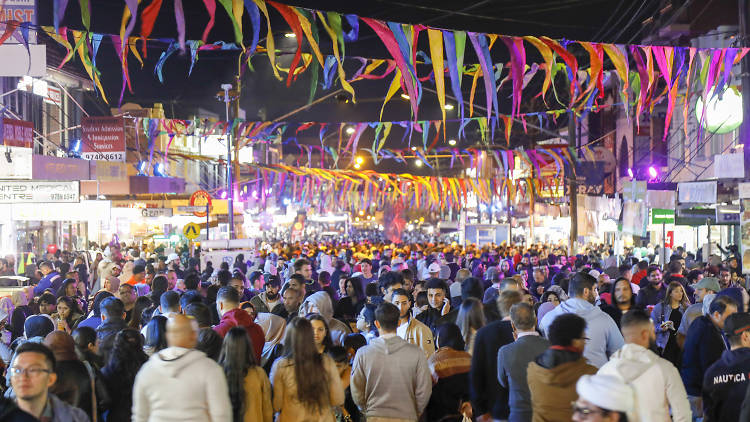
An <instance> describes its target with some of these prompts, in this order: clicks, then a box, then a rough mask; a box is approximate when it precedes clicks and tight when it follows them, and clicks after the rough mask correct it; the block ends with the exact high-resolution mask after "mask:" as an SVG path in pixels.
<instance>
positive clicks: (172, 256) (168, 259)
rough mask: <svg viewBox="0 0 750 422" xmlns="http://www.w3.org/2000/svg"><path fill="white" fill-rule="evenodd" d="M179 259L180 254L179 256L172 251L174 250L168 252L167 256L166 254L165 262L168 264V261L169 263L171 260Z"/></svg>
mask: <svg viewBox="0 0 750 422" xmlns="http://www.w3.org/2000/svg"><path fill="white" fill-rule="evenodd" d="M179 260H180V256H179V255H177V254H176V253H174V252H173V253H171V254H169V256H167V264H169V263H170V262H172V261H179Z"/></svg>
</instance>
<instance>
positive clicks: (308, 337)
mask: <svg viewBox="0 0 750 422" xmlns="http://www.w3.org/2000/svg"><path fill="white" fill-rule="evenodd" d="M391 306H393V305H391ZM394 308H395V307H394ZM283 344H284V357H285V358H286V359H288V360H289V361H290V363H293V364H294V379H295V383H296V384H297V400H299V401H300V403H302V404H303V405H305V406H306V407H307V408H309V409H314V410H315V411H319V410H321V409H323V408H325V407H326V406H327V403H328V400H329V389H330V380H329V379H328V373H327V372H326V370H325V367H324V366H323V355H321V354H320V353H318V349H317V348H316V347H315V340H314V339H313V329H312V324H311V323H310V321H308V320H306V319H305V318H300V317H294V318H292V320H291V321H289V324H287V326H286V336H285V338H284V343H283Z"/></svg>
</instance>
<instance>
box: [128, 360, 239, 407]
mask: <svg viewBox="0 0 750 422" xmlns="http://www.w3.org/2000/svg"><path fill="white" fill-rule="evenodd" d="M231 419H232V406H231V405H230V403H229V392H228V389H227V380H226V377H225V376H224V370H222V368H221V367H220V366H219V365H218V364H217V363H216V362H214V361H213V360H211V359H210V358H208V357H207V356H206V355H205V354H204V353H203V352H199V351H197V350H192V349H184V348H182V347H168V348H166V349H164V350H162V351H160V352H158V353H155V354H154V355H153V356H151V358H150V359H149V360H148V362H146V363H145V364H144V365H143V366H142V367H141V370H140V371H138V375H136V377H135V384H134V385H133V422H146V421H154V422H155V421H159V422H171V421H174V422H178V421H180V422H183V421H184V422H193V421H195V422H198V421H211V422H219V421H221V422H227V421H230V420H231Z"/></svg>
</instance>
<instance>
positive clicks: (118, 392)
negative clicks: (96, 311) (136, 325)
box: [102, 328, 148, 422]
mask: <svg viewBox="0 0 750 422" xmlns="http://www.w3.org/2000/svg"><path fill="white" fill-rule="evenodd" d="M141 338H142V337H141V333H140V332H138V331H137V330H134V329H132V328H126V329H124V330H122V331H120V332H119V333H117V335H116V336H115V341H114V344H113V346H112V351H111V352H110V353H109V361H108V362H107V365H106V366H105V367H104V368H103V369H102V377H103V378H104V384H105V385H106V386H107V392H108V393H109V396H110V397H116V398H117V399H116V400H113V401H112V404H111V406H110V408H109V414H108V415H107V422H120V421H122V422H129V421H130V419H131V417H132V416H131V415H132V414H131V408H132V407H133V383H134V382H135V375H136V374H137V373H138V370H139V369H141V366H142V365H143V364H144V363H145V362H146V361H147V360H148V356H146V354H145V353H143V340H141Z"/></svg>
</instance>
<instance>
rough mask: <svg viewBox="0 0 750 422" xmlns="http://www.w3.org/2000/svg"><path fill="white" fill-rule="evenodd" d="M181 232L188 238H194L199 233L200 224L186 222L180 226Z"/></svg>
mask: <svg viewBox="0 0 750 422" xmlns="http://www.w3.org/2000/svg"><path fill="white" fill-rule="evenodd" d="M182 234H183V235H185V237H187V238H188V239H190V240H195V239H197V238H198V236H200V235H201V226H199V225H197V224H195V223H187V224H185V227H183V228H182Z"/></svg>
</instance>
